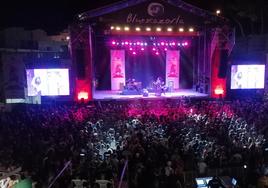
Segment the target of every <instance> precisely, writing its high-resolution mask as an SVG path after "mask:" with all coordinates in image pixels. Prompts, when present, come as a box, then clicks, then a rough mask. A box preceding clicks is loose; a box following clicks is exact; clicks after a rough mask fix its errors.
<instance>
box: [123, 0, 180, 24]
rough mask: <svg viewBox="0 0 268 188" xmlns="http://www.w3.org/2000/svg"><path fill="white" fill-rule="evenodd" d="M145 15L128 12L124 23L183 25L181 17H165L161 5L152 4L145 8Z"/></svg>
mask: <svg viewBox="0 0 268 188" xmlns="http://www.w3.org/2000/svg"><path fill="white" fill-rule="evenodd" d="M147 14H148V15H144V14H142V13H140V12H139V13H138V12H137V13H134V12H129V14H128V15H127V18H126V22H127V23H129V24H158V25H174V24H175V25H179V24H184V21H183V18H182V17H181V15H178V14H176V15H168V16H166V15H165V6H164V5H163V4H161V3H156V2H152V3H150V4H149V5H148V6H147Z"/></svg>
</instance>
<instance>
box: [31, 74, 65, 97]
mask: <svg viewBox="0 0 268 188" xmlns="http://www.w3.org/2000/svg"><path fill="white" fill-rule="evenodd" d="M26 75H27V88H28V89H27V90H28V96H37V95H41V96H66V95H70V84H69V69H27V70H26Z"/></svg>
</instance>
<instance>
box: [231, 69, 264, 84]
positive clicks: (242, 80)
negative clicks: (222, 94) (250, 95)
mask: <svg viewBox="0 0 268 188" xmlns="http://www.w3.org/2000/svg"><path fill="white" fill-rule="evenodd" d="M264 74H265V66H264V65H232V70H231V89H263V88H264Z"/></svg>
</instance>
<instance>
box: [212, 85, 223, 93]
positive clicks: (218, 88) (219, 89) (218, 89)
mask: <svg viewBox="0 0 268 188" xmlns="http://www.w3.org/2000/svg"><path fill="white" fill-rule="evenodd" d="M214 93H215V94H216V95H223V94H224V89H223V88H222V87H221V86H218V87H216V89H215V90H214Z"/></svg>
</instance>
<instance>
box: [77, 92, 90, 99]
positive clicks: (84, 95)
mask: <svg viewBox="0 0 268 188" xmlns="http://www.w3.org/2000/svg"><path fill="white" fill-rule="evenodd" d="M77 99H78V100H82V99H84V100H87V99H88V92H85V91H80V92H79V93H78V96H77Z"/></svg>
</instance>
